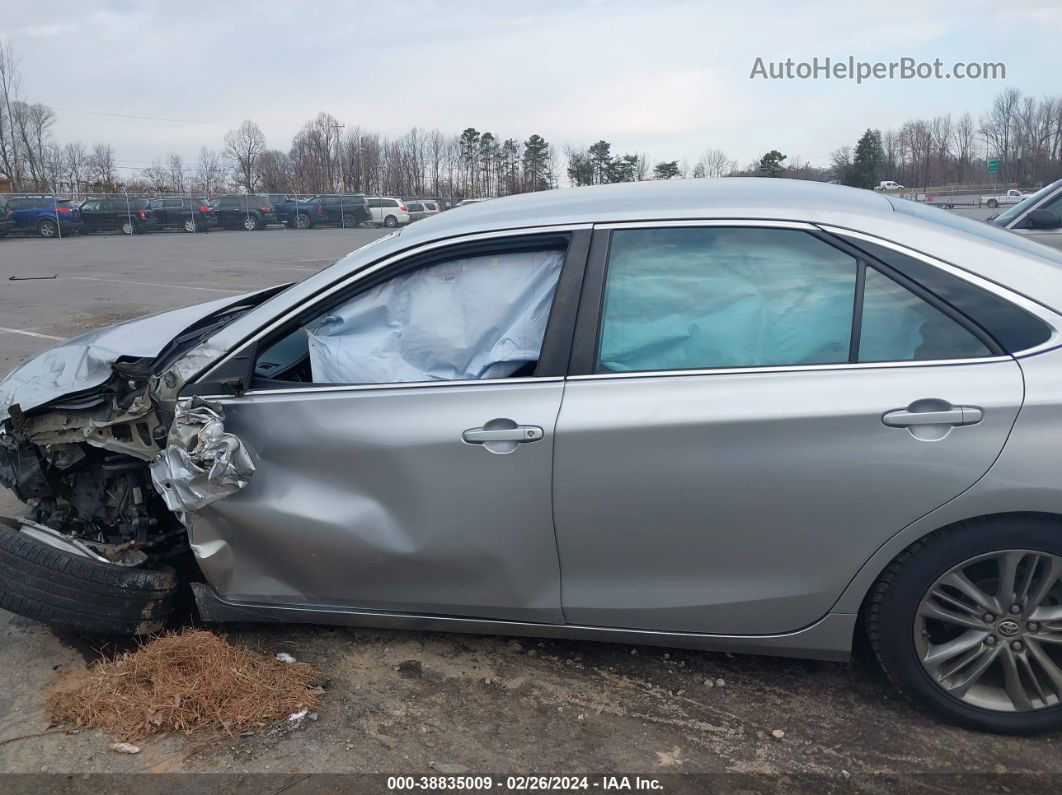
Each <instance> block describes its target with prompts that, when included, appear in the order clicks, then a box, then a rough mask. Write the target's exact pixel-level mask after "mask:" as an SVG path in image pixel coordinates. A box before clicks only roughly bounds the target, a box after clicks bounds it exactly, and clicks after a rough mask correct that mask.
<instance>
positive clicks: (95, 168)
mask: <svg viewBox="0 0 1062 795" xmlns="http://www.w3.org/2000/svg"><path fill="white" fill-rule="evenodd" d="M87 170H88V172H89V174H91V176H92V180H93V182H94V183H95V186H96V188H97V189H98V190H113V189H114V187H115V182H116V181H117V176H118V175H117V167H116V166H115V163H114V147H112V146H111V145H110V144H96V145H95V146H93V147H92V154H91V155H90V156H89V159H88V168H87Z"/></svg>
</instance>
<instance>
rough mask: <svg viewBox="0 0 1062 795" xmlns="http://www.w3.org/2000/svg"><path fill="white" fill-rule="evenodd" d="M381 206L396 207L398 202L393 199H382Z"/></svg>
mask: <svg viewBox="0 0 1062 795" xmlns="http://www.w3.org/2000/svg"><path fill="white" fill-rule="evenodd" d="M383 206H384V207H397V206H398V202H396V201H395V200H394V199H384V200H383Z"/></svg>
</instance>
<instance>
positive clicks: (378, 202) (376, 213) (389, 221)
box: [369, 196, 413, 227]
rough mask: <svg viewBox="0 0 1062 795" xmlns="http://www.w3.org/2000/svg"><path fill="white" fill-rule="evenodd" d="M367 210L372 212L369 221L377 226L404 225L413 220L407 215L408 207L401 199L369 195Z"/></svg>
mask: <svg viewBox="0 0 1062 795" xmlns="http://www.w3.org/2000/svg"><path fill="white" fill-rule="evenodd" d="M369 212H370V213H372V220H371V221H370V223H373V224H376V225H377V226H390V227H394V226H404V225H405V224H408V223H409V222H410V221H411V220H413V219H412V218H410V217H409V208H408V207H406V205H405V203H404V202H403V201H402V200H401V199H395V198H390V197H386V196H370V197H369Z"/></svg>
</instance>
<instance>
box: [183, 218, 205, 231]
mask: <svg viewBox="0 0 1062 795" xmlns="http://www.w3.org/2000/svg"><path fill="white" fill-rule="evenodd" d="M184 231H185V232H189V233H191V232H202V231H203V230H202V228H201V227H200V226H199V225H198V224H197V223H196V222H195V221H194V220H192V219H191V218H189V219H188V220H187V221H185V222H184Z"/></svg>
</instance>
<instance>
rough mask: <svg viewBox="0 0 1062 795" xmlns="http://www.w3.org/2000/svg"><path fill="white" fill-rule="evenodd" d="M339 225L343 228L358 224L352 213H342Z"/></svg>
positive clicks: (352, 227)
mask: <svg viewBox="0 0 1062 795" xmlns="http://www.w3.org/2000/svg"><path fill="white" fill-rule="evenodd" d="M340 225H341V226H342V227H343V228H344V229H354V228H355V227H357V225H358V219H357V218H355V217H354V216H353V215H344V216H343V220H342V221H341V222H340Z"/></svg>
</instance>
